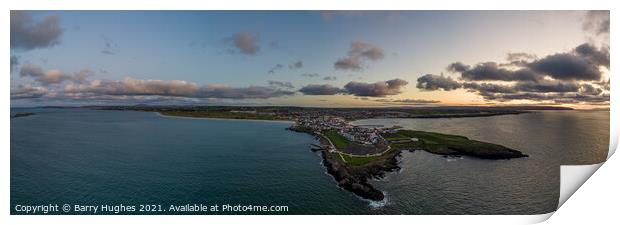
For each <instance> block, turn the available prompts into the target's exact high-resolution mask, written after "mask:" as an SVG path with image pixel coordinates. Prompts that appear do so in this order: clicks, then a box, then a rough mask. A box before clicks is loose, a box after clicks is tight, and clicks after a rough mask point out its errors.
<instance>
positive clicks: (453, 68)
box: [446, 62, 470, 73]
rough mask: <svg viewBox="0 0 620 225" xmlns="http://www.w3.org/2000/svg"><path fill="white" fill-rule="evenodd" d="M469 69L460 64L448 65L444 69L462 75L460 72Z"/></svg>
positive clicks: (467, 66)
mask: <svg viewBox="0 0 620 225" xmlns="http://www.w3.org/2000/svg"><path fill="white" fill-rule="evenodd" d="M469 68H470V66H469V65H465V64H463V63H462V62H455V63H451V64H450V65H448V67H447V68H446V69H447V70H448V71H450V72H458V73H462V72H465V71H467V70H469Z"/></svg>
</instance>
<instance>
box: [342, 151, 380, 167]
mask: <svg viewBox="0 0 620 225" xmlns="http://www.w3.org/2000/svg"><path fill="white" fill-rule="evenodd" d="M338 154H339V155H340V156H341V157H342V158H343V159H344V160H345V161H346V163H347V164H348V165H351V166H363V165H366V164H367V163H369V162H372V161H374V160H376V159H378V158H379V157H381V156H350V155H346V154H340V153H338Z"/></svg>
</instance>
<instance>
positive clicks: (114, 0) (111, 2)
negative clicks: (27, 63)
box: [0, 0, 619, 224]
mask: <svg viewBox="0 0 620 225" xmlns="http://www.w3.org/2000/svg"><path fill="white" fill-rule="evenodd" d="M612 3H613V1H611V0H588V1H583V0H547V1H541V0H520V1H518V0H512V1H483V0H468V1H458V0H456V1H449V0H433V1H372V0H342V1H334V0H332V1H328V0H315V1H298V2H293V1H292V0H261V1H240V0H218V1H190V0H174V1H157V0H129V1H128V0H107V1H83V0H53V1H50V0H20V1H2V3H0V4H1V5H2V9H3V13H2V14H1V15H0V18H2V20H1V21H2V22H1V23H2V29H1V32H2V34H3V35H2V36H1V37H0V38H2V41H3V42H2V43H4V44H3V45H2V46H1V48H2V50H3V51H4V52H5V55H4V57H2V59H3V61H4V62H5V63H2V64H1V69H2V71H9V68H8V67H9V65H8V63H7V62H9V61H10V60H9V57H10V56H9V54H6V53H7V52H9V51H10V49H9V48H10V47H9V40H8V38H9V21H10V18H9V13H8V10H9V9H46V10H53V9H71V10H81V9H91V10H104V9H136V10H137V9H150V10H155V9H162V10H187V9H191V10H198V9H225V10H233V9H244V10H248V9H256V10H260V9H270V10H274V9H279V10H284V9H305V10H312V9H314V10H319V9H342V10H354V9H356V10H377V9H386V10H387V9H392V10H404V9H432V10H456V9H461V10H473V9H476V10H478V9H485V10H529V9H537V10H543V9H547V10H584V9H611V10H612V21H611V25H612V29H611V30H612V35H611V36H612V37H614V36H617V32H615V31H616V29H615V28H617V27H618V26H615V25H616V24H618V20H617V19H616V17H614V14H615V13H614V12H615V10H616V9H617V8H616V7H617V6H616V5H617V4H612ZM611 52H612V53H611V55H612V59H613V56H614V55H615V54H616V51H614V48H613V45H612V49H611ZM617 66H618V63H617V62H615V61H613V60H612V66H611V67H613V68H618V67H617ZM3 79H4V83H3V84H4V86H3V90H2V92H0V93H1V95H2V104H3V105H4V106H9V105H10V97H9V90H10V78H9V76H8V75H7V74H5V76H3ZM611 87H612V89H614V90H613V91H612V103H613V102H617V97H615V96H616V95H614V93H615V92H616V89H618V88H617V87H618V81H617V80H615V79H612V85H611ZM611 112H612V113H611V115H612V116H611V122H612V123H611V125H612V128H611V130H612V131H611V134H612V135H611V136H612V143H615V144H616V146H617V140H618V139H617V138H618V133H617V131H618V120H617V118H616V116H614V115H618V112H619V111H618V107H617V106H614V105H612V111H611ZM2 116H3V117H4V118H3V120H2V125H3V128H4V129H2V131H1V132H2V134H1V135H0V138H1V140H2V141H1V143H3V144H4V148H2V149H3V150H4V152H3V153H2V160H1V161H0V167H1V169H0V170H1V173H2V180H1V182H0V192H2V193H3V194H2V195H0V202H2V204H0V211H2V215H1V217H0V219H1V220H2V221H4V222H2V224H42V223H45V224H50V223H51V224H83V223H84V222H88V223H89V224H110V223H118V222H121V223H152V224H171V223H172V224H179V223H183V224H197V223H201V222H205V221H208V222H214V223H216V224H220V223H231V222H233V223H243V224H291V223H302V224H309V223H310V222H312V223H317V222H319V223H322V222H328V223H330V224H332V223H342V224H382V223H386V222H390V223H394V222H396V223H412V222H418V223H419V222H421V223H437V222H442V223H458V224H463V223H464V224H496V223H497V222H501V223H502V224H504V223H535V222H540V221H543V220H545V219H546V218H548V217H549V216H551V214H545V215H533V216H8V214H9V212H10V211H9V207H10V204H9V196H10V195H9V191H10V186H9V181H10V172H9V168H10V167H9V163H10V155H9V149H10V147H9V146H7V145H9V144H10V140H9V133H10V119H9V107H3V108H2ZM613 150H615V147H614V148H613V149H611V151H610V154H609V155H610V156H611V152H612V151H613ZM611 161H614V160H610V162H611ZM615 161H616V162H615V164H613V165H607V164H609V163H606V165H603V166H602V169H601V170H605V171H600V172H599V173H597V174H595V175H594V178H593V179H592V182H588V183H586V185H584V187H583V188H582V190H581V191H578V192H577V194H575V195H576V196H577V195H578V196H579V198H576V197H575V199H574V200H570V201H568V202H567V203H566V204H565V206H564V207H566V208H568V209H567V210H566V211H568V212H567V213H558V217H559V216H562V217H561V218H554V219H553V220H551V222H553V223H556V222H559V223H565V222H575V221H576V220H575V219H577V218H591V219H592V220H581V221H583V222H589V221H593V220H596V221H600V222H604V221H616V220H617V219H616V218H615V215H614V214H613V213H612V212H614V211H607V212H609V213H608V214H601V213H599V212H601V211H604V210H603V209H610V208H616V205H615V203H616V202H617V200H618V195H617V194H615V193H616V192H617V190H618V184H617V182H615V180H616V179H617V176H616V175H615V174H614V172H617V171H618V165H617V164H618V163H617V161H618V160H615ZM607 167H610V168H613V169H614V170H611V171H610V170H607V169H608V168H607ZM591 168H592V166H590V169H591ZM566 176H571V175H570V174H567V175H566ZM595 178H596V180H595ZM610 187H615V189H614V188H610ZM586 188H587V190H586ZM600 190H605V191H606V192H601V191H600ZM588 196H594V197H588ZM609 196H611V199H612V201H611V202H609V201H600V199H602V198H605V197H609ZM614 196H615V197H614ZM592 199H594V201H592ZM588 200H589V201H588ZM597 200H599V201H597ZM569 209H570V210H571V211H569ZM587 209H591V210H587ZM560 212H562V210H560ZM583 212H588V213H589V214H587V215H583ZM605 219H609V220H605ZM7 222H8V223H7Z"/></svg>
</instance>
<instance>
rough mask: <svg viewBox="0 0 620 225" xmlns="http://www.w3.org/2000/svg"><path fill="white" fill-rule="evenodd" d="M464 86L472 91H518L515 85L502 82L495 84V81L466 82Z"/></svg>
mask: <svg viewBox="0 0 620 225" xmlns="http://www.w3.org/2000/svg"><path fill="white" fill-rule="evenodd" d="M463 88H465V89H468V90H470V91H479V92H484V93H516V92H517V90H515V88H514V87H512V86H508V85H501V84H493V83H473V82H466V83H463Z"/></svg>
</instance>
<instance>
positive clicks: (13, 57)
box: [11, 55, 19, 72]
mask: <svg viewBox="0 0 620 225" xmlns="http://www.w3.org/2000/svg"><path fill="white" fill-rule="evenodd" d="M17 65H19V57H17V56H16V55H11V72H13V70H14V69H15V67H17Z"/></svg>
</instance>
